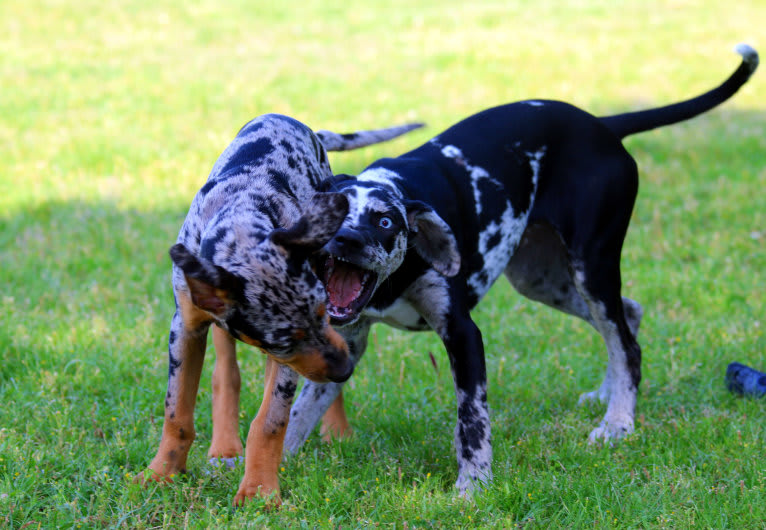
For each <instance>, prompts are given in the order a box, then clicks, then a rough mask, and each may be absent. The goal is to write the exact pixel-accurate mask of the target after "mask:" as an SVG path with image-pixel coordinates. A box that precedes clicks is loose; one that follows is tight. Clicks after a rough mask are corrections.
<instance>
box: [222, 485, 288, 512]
mask: <svg viewBox="0 0 766 530" xmlns="http://www.w3.org/2000/svg"><path fill="white" fill-rule="evenodd" d="M254 499H263V500H264V501H265V503H266V507H267V508H279V507H280V506H281V505H282V498H281V497H280V495H279V487H278V486H277V487H276V488H274V487H270V486H261V485H258V486H247V485H244V484H241V485H240V486H239V490H238V491H237V494H236V495H235V496H234V500H233V501H232V505H233V506H244V505H245V503H246V502H248V501H250V500H254Z"/></svg>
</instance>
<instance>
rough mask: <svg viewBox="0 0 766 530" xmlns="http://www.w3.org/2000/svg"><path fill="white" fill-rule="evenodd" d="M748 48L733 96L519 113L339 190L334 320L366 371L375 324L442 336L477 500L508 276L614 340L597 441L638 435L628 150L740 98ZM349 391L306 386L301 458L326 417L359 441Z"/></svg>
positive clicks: (485, 116)
mask: <svg viewBox="0 0 766 530" xmlns="http://www.w3.org/2000/svg"><path fill="white" fill-rule="evenodd" d="M737 51H738V52H739V53H740V54H741V55H742V57H743V61H742V64H741V65H740V66H739V67H738V68H737V70H736V71H735V72H734V73H733V74H732V75H731V76H730V77H729V78H728V79H727V80H726V81H725V82H724V83H723V84H722V85H721V86H719V87H718V88H716V89H714V90H711V91H709V92H707V93H705V94H703V95H701V96H698V97H696V98H693V99H690V100H687V101H683V102H681V103H676V104H673V105H669V106H666V107H661V108H656V109H652V110H645V111H641V112H634V113H628V114H619V115H615V116H608V117H600V118H599V117H595V116H592V115H590V114H588V113H586V112H584V111H582V110H580V109H578V108H576V107H573V106H572V105H569V104H566V103H562V102H558V101H543V100H529V101H521V102H518V103H512V104H509V105H503V106H500V107H496V108H492V109H489V110H485V111H483V112H480V113H478V114H476V115H474V116H471V117H469V118H467V119H465V120H463V121H461V122H460V123H458V124H456V125H454V126H453V127H451V128H449V129H447V130H446V131H444V132H443V133H442V134H440V135H438V136H437V137H435V138H433V139H432V140H431V141H429V142H427V143H426V144H424V145H422V146H421V147H418V148H417V149H415V150H413V151H410V152H409V153H406V154H404V155H402V156H400V157H398V158H387V159H382V160H379V161H377V162H375V163H373V164H372V165H370V166H369V167H368V168H367V169H366V170H365V171H363V172H362V173H361V174H360V175H359V176H357V177H349V176H344V175H339V176H337V177H335V178H334V179H333V180H332V181H330V182H329V183H328V185H327V189H332V190H334V191H339V192H342V193H343V194H344V195H345V196H346V197H347V198H348V201H349V205H350V207H349V213H348V216H347V217H346V219H345V221H344V222H343V225H342V227H341V228H340V230H339V231H338V232H337V233H336V234H335V236H334V237H333V238H332V239H331V240H330V242H329V243H328V244H327V245H326V246H325V251H326V252H327V257H326V259H325V260H323V263H321V264H320V270H319V273H320V275H321V277H322V278H323V279H324V281H325V283H326V285H327V289H328V293H329V304H328V308H327V309H328V312H329V314H330V317H331V322H332V323H333V325H336V326H341V327H339V331H340V332H341V334H342V335H343V336H344V338H345V339H346V341H347V342H348V345H349V347H350V351H351V355H352V357H353V358H354V360H355V361H358V360H359V358H360V357H361V356H362V354H363V353H364V350H365V347H366V342H367V334H368V331H369V329H370V325H371V324H372V323H374V322H386V323H388V324H391V325H394V326H396V327H399V328H404V329H408V330H422V329H432V330H434V331H435V332H436V333H437V334H438V335H439V337H441V339H442V341H443V342H444V345H445V347H446V349H447V353H448V356H449V360H450V365H451V368H452V375H453V379H454V383H455V389H456V394H457V427H456V429H455V446H456V450H457V460H458V478H457V483H456V487H457V488H458V490H459V491H460V492H461V493H462V494H466V493H470V492H471V491H472V490H473V489H474V488H475V487H476V486H477V483H480V482H485V481H488V480H490V479H491V476H492V473H491V456H492V447H491V444H490V422H489V412H488V409H487V393H486V369H485V362H484V347H483V344H482V337H481V333H480V332H479V329H478V328H477V326H476V324H474V322H473V320H472V319H471V315H470V310H471V309H472V308H473V307H474V306H475V305H476V304H477V303H478V301H479V300H480V299H481V298H482V296H484V294H485V293H486V292H487V290H488V289H489V287H490V286H491V285H492V283H493V282H494V281H495V280H496V279H497V278H498V277H499V276H500V275H501V274H503V273H505V276H506V277H507V278H508V280H510V282H511V284H512V285H513V286H514V287H515V288H516V290H518V291H519V292H520V293H521V294H522V295H524V296H526V297H528V298H530V299H532V300H536V301H539V302H542V303H544V304H547V305H549V306H551V307H553V308H555V309H558V310H560V311H563V312H565V313H569V314H572V315H574V316H577V317H580V318H582V319H583V320H585V321H586V322H588V323H589V324H591V325H592V326H593V327H594V328H595V329H596V330H597V331H598V332H599V333H600V334H601V336H602V337H603V339H604V342H605V343H606V349H607V353H608V365H607V369H606V376H605V378H604V381H603V384H602V385H601V387H600V388H599V389H598V390H596V391H595V392H590V393H588V394H584V396H583V399H598V400H601V401H605V402H607V410H606V414H605V416H604V418H603V420H602V421H601V423H600V425H598V427H596V428H595V429H594V430H593V431H592V432H591V433H590V440H592V441H595V440H599V439H614V438H619V437H621V436H624V435H626V434H628V433H630V432H632V431H633V428H634V425H633V422H634V411H635V405H636V392H637V389H638V385H639V381H640V380H641V350H640V348H639V345H638V343H637V342H636V334H637V332H638V327H639V323H640V321H641V316H642V309H641V306H640V305H639V304H638V303H637V302H635V301H633V300H630V299H628V298H623V297H622V296H621V293H620V290H621V276H620V254H621V250H622V244H623V239H624V238H625V234H626V231H627V229H628V223H629V221H630V217H631V212H632V209H633V204H634V201H635V198H636V193H637V188H638V171H637V167H636V163H635V161H634V160H633V158H632V157H631V156H630V154H628V152H627V151H626V150H625V148H624V147H623V145H622V139H623V138H625V137H626V136H628V135H631V134H635V133H638V132H641V131H646V130H650V129H653V128H655V127H660V126H664V125H669V124H672V123H676V122H680V121H682V120H687V119H690V118H692V117H694V116H696V115H698V114H700V113H702V112H705V111H707V110H710V109H711V108H713V107H715V106H716V105H719V104H720V103H722V102H724V101H725V100H726V99H728V98H729V97H731V96H732V95H733V94H734V93H735V92H736V91H737V90H738V89H739V88H740V87H741V86H742V85H743V84H744V83H745V82H746V81H747V80H748V78H749V77H750V75H751V74H752V73H753V71H754V70H755V69H756V67H757V64H758V55H757V53H756V52H755V50H753V49H752V48H750V47H749V46H746V45H740V46H738V47H737ZM341 386H342V385H341V384H328V385H318V384H315V383H310V382H307V383H306V385H305V386H304V388H303V390H302V392H301V394H300V396H299V398H298V399H297V401H296V403H295V405H294V407H293V410H292V413H291V419H290V424H289V427H288V433H287V437H286V439H285V448H286V450H287V452H293V451H295V450H297V448H298V447H299V446H300V445H301V444H302V443H303V441H304V440H305V439H306V437H307V436H308V434H309V432H310V431H311V429H312V428H313V427H314V425H315V424H316V422H317V421H318V419H319V417H320V416H321V415H322V414H323V413H324V412H325V411H328V413H327V415H325V425H324V428H325V430H326V431H329V432H330V433H332V432H335V433H336V434H342V433H343V431H344V430H345V429H347V427H348V423H347V420H346V417H345V412H344V411H343V404H342V394H340V391H341ZM328 408H329V410H328Z"/></svg>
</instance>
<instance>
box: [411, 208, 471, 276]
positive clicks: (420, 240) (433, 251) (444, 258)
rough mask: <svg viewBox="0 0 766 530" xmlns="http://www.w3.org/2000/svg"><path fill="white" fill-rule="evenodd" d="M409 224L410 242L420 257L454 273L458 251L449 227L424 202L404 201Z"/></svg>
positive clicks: (444, 272) (456, 270)
mask: <svg viewBox="0 0 766 530" xmlns="http://www.w3.org/2000/svg"><path fill="white" fill-rule="evenodd" d="M403 203H404V207H405V208H406V209H407V222H408V223H409V225H410V242H411V243H412V244H413V246H414V247H415V250H416V251H417V253H418V254H420V257H421V258H423V259H424V260H426V261H427V262H428V263H430V264H431V266H432V267H433V268H434V269H435V270H436V272H438V273H440V274H443V275H444V276H454V275H456V274H457V273H458V271H459V270H460V252H458V249H457V242H456V241H455V236H454V235H452V230H451V229H450V227H449V225H448V224H447V223H445V222H444V220H443V219H442V218H441V217H439V215H438V214H437V213H436V212H435V211H434V210H433V208H431V207H430V206H429V205H427V204H426V203H424V202H421V201H403Z"/></svg>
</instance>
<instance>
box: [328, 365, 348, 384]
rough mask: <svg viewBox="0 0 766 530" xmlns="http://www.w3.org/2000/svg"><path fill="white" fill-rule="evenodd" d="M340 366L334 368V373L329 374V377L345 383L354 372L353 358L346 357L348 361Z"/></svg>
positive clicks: (336, 381)
mask: <svg viewBox="0 0 766 530" xmlns="http://www.w3.org/2000/svg"><path fill="white" fill-rule="evenodd" d="M339 368H340V369H338V370H334V371H333V373H331V374H328V375H327V379H329V380H330V381H332V382H333V383H343V382H344V381H346V380H348V378H349V377H351V374H353V373H354V363H353V362H352V361H351V359H346V362H345V363H344V364H343V365H342V366H341V367H339Z"/></svg>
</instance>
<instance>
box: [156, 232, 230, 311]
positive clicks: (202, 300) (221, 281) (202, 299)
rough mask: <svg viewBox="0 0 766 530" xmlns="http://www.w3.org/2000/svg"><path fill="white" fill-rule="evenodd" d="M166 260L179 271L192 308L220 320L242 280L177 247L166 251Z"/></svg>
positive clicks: (182, 246) (181, 246)
mask: <svg viewBox="0 0 766 530" xmlns="http://www.w3.org/2000/svg"><path fill="white" fill-rule="evenodd" d="M170 259H172V260H173V263H175V265H176V266H177V267H178V268H179V269H181V271H183V273H184V277H185V278H186V285H188V286H189V291H191V298H192V302H193V303H194V305H195V306H197V307H199V308H200V309H202V310H204V311H207V312H208V313H210V314H212V315H213V316H215V317H218V318H224V317H225V316H226V314H227V313H228V312H229V310H230V309H231V308H232V306H234V304H235V303H236V300H237V298H238V297H239V295H240V294H241V292H242V280H240V278H239V277H237V276H235V275H233V274H232V273H230V272H229V271H227V270H226V269H224V268H222V267H219V266H218V265H215V264H213V263H211V262H209V261H208V260H206V259H203V258H200V257H197V256H195V255H194V254H192V253H191V252H189V249H187V248H186V247H185V246H184V245H182V244H181V243H178V244H175V245H173V246H172V247H170Z"/></svg>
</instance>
